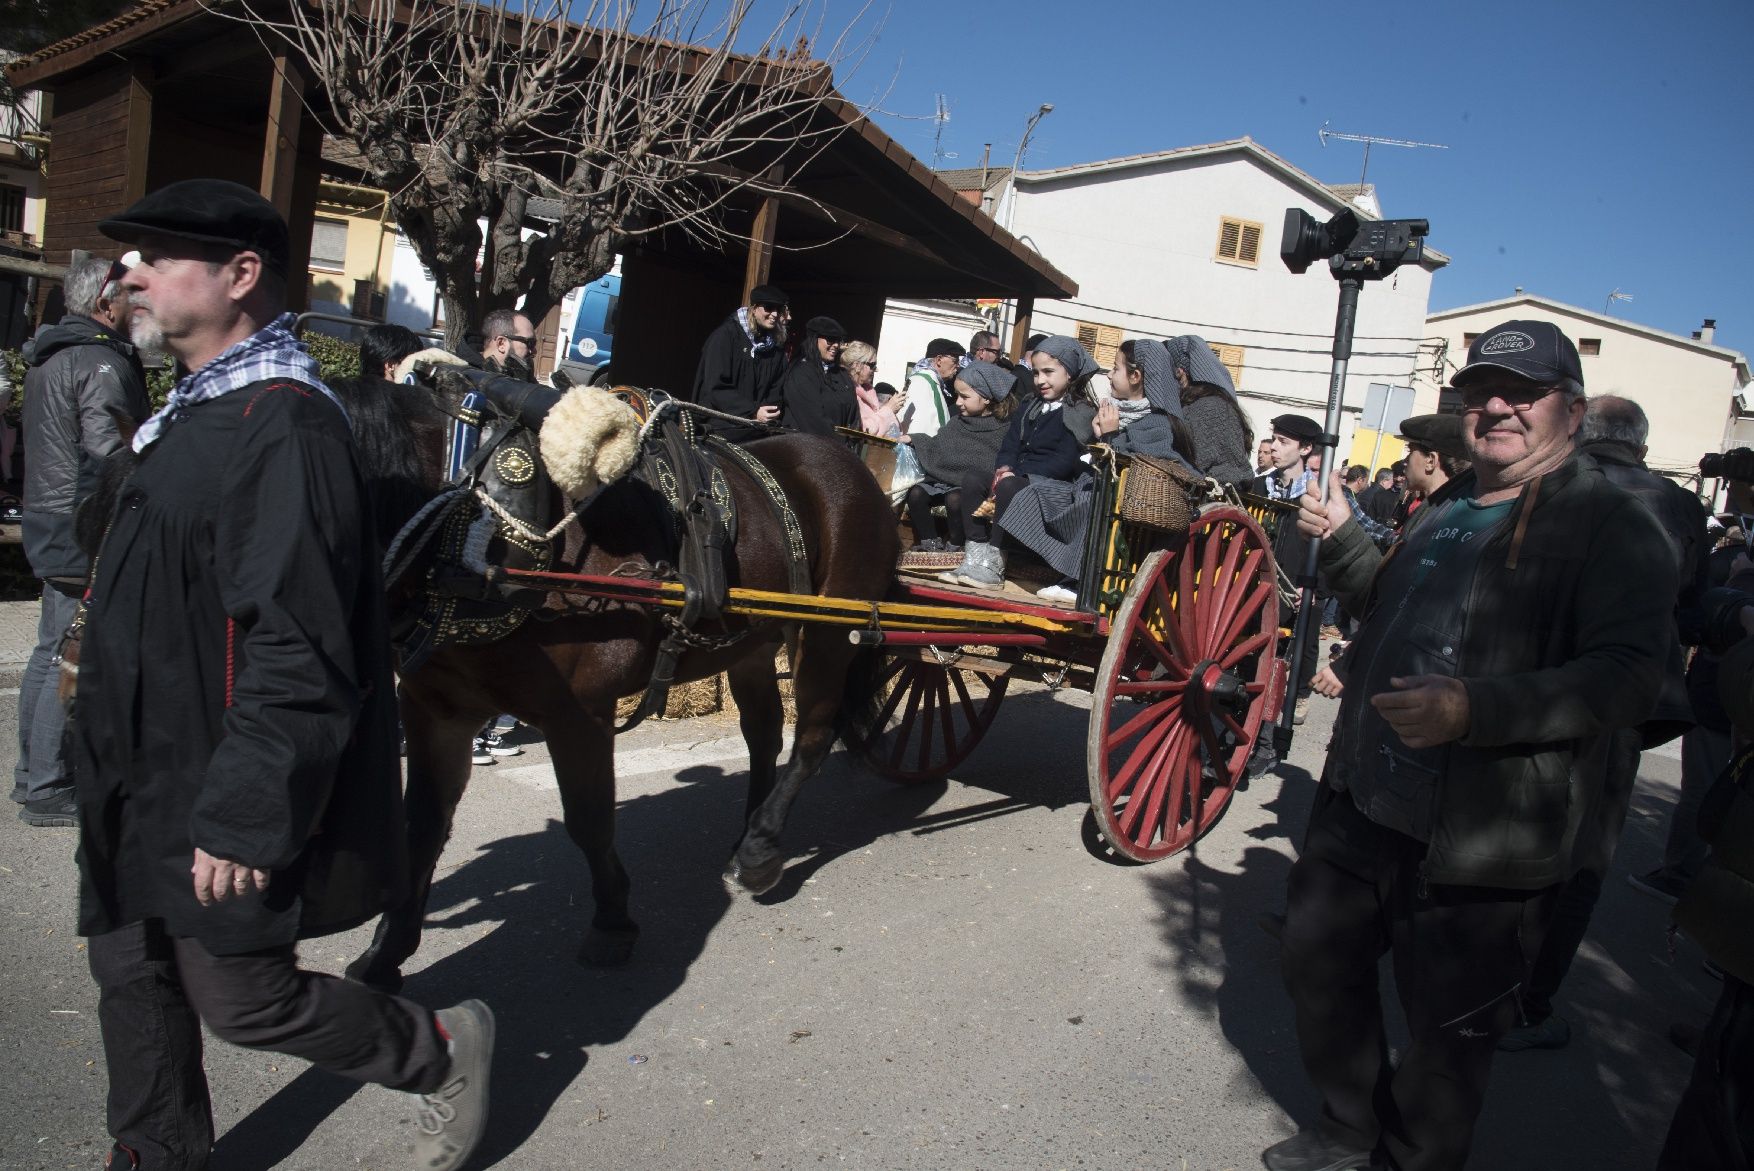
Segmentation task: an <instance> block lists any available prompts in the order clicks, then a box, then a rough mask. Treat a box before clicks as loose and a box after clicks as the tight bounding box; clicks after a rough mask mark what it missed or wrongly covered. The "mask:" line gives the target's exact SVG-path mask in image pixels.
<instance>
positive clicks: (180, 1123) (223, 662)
mask: <svg viewBox="0 0 1754 1171" xmlns="http://www.w3.org/2000/svg"><path fill="white" fill-rule="evenodd" d="M99 227H100V228H101V230H102V231H103V232H104V233H105V234H106V235H108V236H110V237H111V238H113V239H116V240H120V241H123V242H124V243H127V244H131V245H134V246H135V247H137V248H138V249H139V251H140V263H139V264H137V265H136V266H135V267H134V268H133V269H132V270H131V271H130V272H129V273H128V275H127V276H126V277H125V278H124V282H123V283H124V286H125V287H126V288H127V290H128V292H129V295H130V302H131V306H132V314H133V330H134V336H135V338H136V339H137V340H139V341H141V342H143V343H144V344H146V345H149V346H151V347H152V348H155V349H162V350H164V351H165V352H167V353H169V354H172V355H174V356H175V357H176V358H177V360H178V363H179V368H180V370H181V371H182V378H181V379H180V381H178V383H177V384H176V387H175V389H174V390H173V391H172V392H171V395H170V399H169V401H168V402H167V403H166V405H165V407H164V409H163V410H161V411H159V412H158V413H157V414H155V415H153V416H152V417H151V418H150V419H148V420H147V421H146V422H145V423H144V424H143V425H142V426H141V428H140V429H139V431H137V432H136V433H135V435H134V439H133V448H134V451H135V452H136V453H138V455H137V462H136V464H135V466H134V468H133V470H132V473H131V474H130V475H129V477H128V479H127V481H126V483H125V484H123V486H122V488H121V490H120V493H119V496H118V499H117V501H116V502H115V504H114V506H113V510H112V512H111V514H110V518H109V524H108V531H107V533H106V535H105V537H104V541H103V544H102V547H101V548H100V550H99V551H98V554H97V556H96V558H95V559H94V562H95V565H96V570H95V575H94V577H93V579H92V582H91V588H90V591H89V593H88V595H87V597H88V601H87V610H86V624H85V633H84V641H83V645H82V648H81V661H80V678H79V716H78V719H77V720H76V721H75V722H74V725H73V726H74V729H75V731H74V735H73V743H72V746H71V756H72V760H73V762H74V772H75V783H76V791H77V795H78V799H79V811H80V849H79V870H80V880H81V882H80V888H81V889H80V899H79V931H80V933H81V934H82V935H85V936H88V937H89V939H90V946H89V948H88V951H87V955H88V958H89V963H90V966H91V972H92V975H93V977H94V978H95V979H96V981H97V984H98V989H99V1001H98V1005H99V1020H100V1025H101V1028H102V1032H103V1039H104V1056H105V1058H106V1061H107V1064H108V1069H109V1107H108V1123H109V1130H110V1133H111V1135H112V1137H113V1138H114V1140H115V1141H114V1146H113V1147H112V1149H111V1152H110V1159H109V1162H108V1165H109V1166H111V1167H115V1168H138V1167H144V1168H154V1169H155V1168H159V1167H177V1168H197V1167H205V1166H206V1165H207V1159H208V1150H209V1148H210V1147H211V1146H212V1142H213V1122H212V1109H211V1106H210V1103H209V1097H208V1087H207V1081H206V1077H205V1075H204V1074H203V1072H202V1065H201V1026H202V1024H205V1025H206V1026H207V1027H208V1028H210V1029H211V1030H212V1031H213V1033H214V1034H215V1035H216V1036H218V1037H220V1038H222V1039H223V1040H227V1041H230V1042H232V1043H234V1044H238V1045H243V1046H246V1047H249V1048H254V1049H267V1050H273V1051H275V1052H280V1053H288V1054H292V1055H294V1056H297V1057H301V1058H304V1059H305V1060H307V1061H310V1062H311V1063H312V1064H314V1065H317V1066H320V1067H322V1068H324V1069H328V1070H330V1071H332V1072H335V1073H339V1074H341V1075H343V1076H345V1077H349V1078H353V1079H355V1080H357V1081H369V1082H377V1083H379V1084H382V1085H386V1086H390V1087H392V1088H394V1089H401V1090H408V1091H411V1092H413V1093H417V1094H420V1095H423V1097H422V1099H421V1108H420V1123H421V1125H420V1126H419V1128H418V1131H417V1134H416V1139H415V1142H416V1151H417V1155H418V1158H419V1163H420V1166H422V1167H426V1168H432V1169H435V1171H443V1169H446V1168H451V1167H455V1166H456V1165H457V1164H459V1163H461V1162H462V1161H463V1159H464V1158H466V1157H467V1156H468V1153H469V1151H470V1150H471V1149H472V1148H473V1147H474V1145H475V1143H476V1141H477V1140H478V1139H479V1137H480V1134H481V1130H482V1125H483V1122H484V1120H485V1116H486V1105H487V1099H486V1095H487V1073H488V1059H489V1057H490V1055H491V1052H492V1048H493V1017H492V1014H491V1013H490V1012H489V1011H488V1010H487V1007H486V1006H485V1005H483V1004H481V1003H480V1002H479V1001H473V1000H471V1001H466V1002H464V1003H463V1004H460V1005H457V1006H456V1007H454V1008H450V1009H445V1010H443V1011H441V1012H438V1013H436V1014H435V1013H433V1012H432V1011H430V1010H429V1009H426V1008H424V1007H422V1006H420V1005H418V1004H415V1003H413V1002H412V1001H408V1000H404V999H402V998H400V997H395V996H389V995H386V994H384V993H381V992H377V991H374V990H372V989H370V988H367V987H365V986H364V985H362V984H357V983H353V982H351V981H346V980H340V979H337V978H335V977H332V976H327V975H323V974H321V973H317V972H310V971H306V970H303V969H301V968H300V967H299V966H298V960H297V956H296V954H295V945H296V943H297V941H298V940H300V939H307V938H311V937H313V936H318V935H324V934H329V933H332V932H335V931H342V930H346V929H348V928H351V927H354V926H357V925H358V924H360V923H363V922H365V921H366V920H368V919H370V918H371V917H373V916H375V915H377V914H379V913H380V912H381V911H383V910H384V909H386V908H388V907H390V906H393V905H395V904H397V903H398V902H399V901H401V899H402V898H403V897H404V891H405V887H406V882H407V874H406V870H407V862H406V859H405V858H404V857H403V855H402V854H401V852H400V851H399V850H398V849H397V843H400V842H402V841H403V840H404V830H403V826H402V807H401V776H400V769H399V767H398V762H397V734H396V712H395V684H394V679H393V677H392V675H391V661H390V649H389V641H388V638H387V634H386V627H385V619H384V598H383V586H382V582H381V580H380V578H379V575H378V571H377V564H378V552H377V548H376V541H375V538H374V536H373V534H372V532H371V530H370V527H369V525H368V524H367V523H366V518H367V517H368V516H369V515H370V510H369V508H368V507H367V504H366V501H365V489H364V486H363V484H362V483H361V480H360V476H359V472H358V470H357V468H356V467H355V465H354V459H353V448H352V439H351V435H350V433H349V426H348V420H347V416H346V415H345V413H344V412H343V410H342V408H341V406H340V404H339V403H338V402H337V401H336V400H335V398H334V396H333V395H332V394H331V393H330V392H329V390H328V388H327V387H325V386H324V385H323V383H322V381H321V379H320V378H319V376H318V373H317V365H316V362H315V361H313V360H312V358H311V357H310V355H308V354H307V353H305V351H304V347H303V346H302V345H300V344H299V342H298V340H297V339H296V338H294V337H293V336H292V334H291V333H290V332H289V327H290V326H291V324H292V320H293V319H292V315H291V314H290V313H284V312H282V308H283V306H284V304H285V287H286V280H287V276H288V267H289V266H288V248H287V234H286V224H285V222H284V221H282V220H281V218H280V216H279V214H278V213H277V212H276V211H275V210H274V208H273V206H272V205H270V204H269V203H268V202H267V201H266V200H265V199H263V198H262V197H261V196H259V195H257V194H256V193H255V192H253V191H251V190H249V189H248V188H246V187H242V186H239V185H238V184H235V183H226V182H221V181H219V180H213V179H195V180H189V181H186V182H182V183H176V184H173V185H171V186H169V187H166V188H164V189H162V190H160V191H157V192H154V193H153V194H151V195H148V196H147V197H146V198H144V199H142V200H141V201H139V202H138V203H136V204H135V205H134V206H133V207H131V208H129V209H128V210H127V211H126V212H124V213H122V214H121V215H119V216H116V217H115V218H113V219H108V220H104V221H103V222H102V223H101V224H100V225H99ZM172 619H174V620H172Z"/></svg>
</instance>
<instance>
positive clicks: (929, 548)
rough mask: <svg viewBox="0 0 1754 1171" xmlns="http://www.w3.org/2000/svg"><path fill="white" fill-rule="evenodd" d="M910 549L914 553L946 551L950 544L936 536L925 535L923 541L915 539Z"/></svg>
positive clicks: (948, 549) (948, 550)
mask: <svg viewBox="0 0 1754 1171" xmlns="http://www.w3.org/2000/svg"><path fill="white" fill-rule="evenodd" d="M911 551H912V552H914V553H948V552H950V546H949V545H947V544H945V543H944V542H943V541H940V540H939V539H938V538H937V537H927V538H926V539H925V540H923V541H915V542H914V547H913V549H912V550H911Z"/></svg>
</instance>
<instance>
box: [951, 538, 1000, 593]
mask: <svg viewBox="0 0 1754 1171" xmlns="http://www.w3.org/2000/svg"><path fill="white" fill-rule="evenodd" d="M956 580H957V581H959V582H961V583H962V584H963V585H971V586H974V587H976V588H977V589H983V590H996V589H1001V588H1003V587H1004V585H1005V554H1004V553H1002V552H1000V551H999V547H998V546H997V545H993V544H988V543H983V542H981V541H970V542H969V543H968V544H967V545H965V546H964V547H963V550H962V568H960V569H958V570H957V571H956Z"/></svg>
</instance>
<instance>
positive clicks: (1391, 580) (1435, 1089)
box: [1263, 321, 1675, 1171]
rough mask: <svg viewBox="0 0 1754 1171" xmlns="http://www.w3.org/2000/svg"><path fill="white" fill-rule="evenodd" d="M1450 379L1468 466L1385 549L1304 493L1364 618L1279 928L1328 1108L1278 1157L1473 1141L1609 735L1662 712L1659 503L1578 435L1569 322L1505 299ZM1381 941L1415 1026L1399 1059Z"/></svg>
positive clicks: (1413, 1160) (1367, 1163)
mask: <svg viewBox="0 0 1754 1171" xmlns="http://www.w3.org/2000/svg"><path fill="white" fill-rule="evenodd" d="M1455 387H1456V389H1457V390H1458V391H1460V393H1461V398H1462V404H1463V441H1464V443H1465V445H1466V448H1467V451H1468V454H1469V456H1470V457H1471V458H1472V460H1473V468H1472V469H1471V470H1470V471H1468V472H1466V473H1464V474H1463V475H1462V476H1460V477H1458V478H1457V479H1456V480H1455V481H1454V482H1453V483H1452V484H1451V485H1450V486H1449V487H1447V488H1446V489H1445V490H1444V492H1443V493H1442V494H1441V497H1442V498H1441V499H1437V498H1434V499H1433V500H1432V501H1431V502H1430V503H1429V504H1428V505H1427V506H1426V507H1424V508H1421V509H1420V510H1419V511H1418V513H1416V514H1415V515H1414V517H1413V518H1412V520H1411V521H1410V522H1409V524H1408V526H1407V530H1406V532H1405V533H1404V534H1403V536H1402V539H1401V542H1400V543H1399V544H1398V545H1397V546H1396V547H1395V548H1394V549H1393V550H1392V551H1391V552H1389V553H1387V554H1384V553H1383V552H1381V551H1380V550H1378V549H1377V548H1376V547H1375V546H1374V545H1372V544H1371V542H1370V541H1369V540H1367V539H1366V538H1365V536H1364V534H1363V532H1362V531H1361V530H1360V528H1359V526H1358V525H1357V524H1356V523H1354V522H1353V520H1352V517H1351V513H1350V510H1349V508H1348V506H1347V504H1346V502H1345V500H1344V499H1343V497H1342V496H1341V494H1340V493H1339V492H1338V491H1334V492H1332V493H1331V494H1330V497H1329V499H1328V501H1327V502H1326V505H1325V507H1324V504H1323V502H1322V501H1321V500H1320V499H1319V498H1318V497H1317V496H1316V495H1315V494H1314V493H1308V494H1305V495H1304V497H1303V499H1302V505H1301V513H1300V516H1299V520H1298V527H1299V528H1300V529H1301V530H1302V531H1303V532H1304V533H1305V534H1306V535H1309V536H1315V537H1321V538H1323V541H1322V548H1321V569H1322V572H1323V574H1324V575H1325V576H1326V577H1327V580H1328V582H1329V583H1330V585H1331V586H1332V587H1333V589H1334V592H1335V593H1337V594H1339V595H1340V597H1341V599H1342V600H1343V601H1344V602H1345V604H1346V605H1347V607H1348V609H1350V610H1351V611H1352V613H1354V614H1356V615H1358V616H1359V618H1360V625H1359V629H1358V633H1357V634H1356V635H1355V637H1354V638H1353V641H1352V644H1351V648H1350V649H1349V651H1348V652H1347V654H1346V655H1345V657H1344V658H1343V659H1342V660H1341V663H1340V665H1339V674H1340V675H1341V676H1342V677H1343V679H1344V683H1345V692H1344V694H1343V696H1342V697H1341V704H1340V714H1339V717H1338V719H1337V720H1336V722H1335V726H1334V728H1335V731H1334V739H1333V741H1332V742H1331V745H1330V747H1329V750H1328V757H1327V762H1326V766H1325V767H1324V769H1323V773H1322V781H1321V784H1320V786H1319V788H1318V790H1317V797H1316V803H1315V808H1314V809H1313V811H1312V812H1311V815H1310V822H1309V828H1308V830H1307V835H1306V838H1305V841H1304V844H1303V850H1302V854H1301V856H1300V857H1299V858H1298V860H1297V862H1296V863H1295V864H1294V865H1293V866H1292V868H1291V874H1290V878H1289V882H1288V890H1287V904H1288V905H1287V914H1286V922H1285V928H1284V932H1283V935H1282V937H1281V946H1282V949H1283V950H1282V962H1283V976H1284V980H1285V986H1286V988H1287V990H1288V991H1289V992H1290V994H1291V1000H1292V1004H1293V1006H1294V1008H1295V1010H1296V1021H1297V1037H1298V1043H1299V1046H1300V1047H1301V1049H1302V1051H1303V1061H1304V1068H1305V1069H1306V1071H1307V1072H1308V1074H1309V1077H1310V1080H1311V1081H1312V1082H1313V1083H1314V1086H1315V1088H1316V1090H1317V1091H1318V1093H1319V1095H1320V1098H1321V1112H1320V1115H1319V1118H1318V1120H1317V1121H1316V1123H1315V1124H1314V1125H1313V1126H1310V1127H1308V1128H1307V1129H1305V1130H1303V1131H1302V1132H1300V1133H1299V1134H1297V1135H1295V1136H1293V1137H1292V1138H1290V1139H1287V1140H1285V1141H1284V1142H1282V1143H1279V1144H1276V1145H1275V1146H1273V1147H1272V1148H1270V1149H1269V1150H1268V1151H1267V1152H1266V1153H1265V1155H1264V1157H1263V1161H1264V1162H1265V1163H1266V1165H1267V1166H1268V1167H1269V1168H1271V1169H1273V1171H1311V1169H1314V1168H1326V1169H1328V1171H1346V1169H1349V1168H1365V1167H1384V1166H1387V1167H1394V1168H1398V1169H1400V1171H1436V1169H1447V1171H1459V1169H1460V1168H1461V1167H1463V1166H1464V1164H1466V1162H1467V1158H1468V1149H1469V1145H1470V1143H1471V1142H1472V1139H1473V1130H1474V1121H1475V1119H1476V1117H1477V1116H1478V1114H1479V1111H1480V1106H1481V1103H1482V1102H1483V1101H1484V1098H1485V1093H1486V1083H1487V1078H1488V1075H1489V1073H1490V1071H1491V1063H1492V1056H1493V1053H1494V1050H1495V1049H1496V1046H1497V1043H1498V1039H1499V1038H1500V1037H1501V1036H1503V1035H1504V1033H1505V1031H1506V1030H1508V1029H1509V1028H1510V1027H1511V1026H1512V1025H1513V1024H1515V1023H1516V1018H1517V990H1518V989H1519V988H1520V987H1522V986H1524V985H1525V984H1526V982H1527V980H1528V976H1529V968H1530V964H1531V962H1532V961H1533V958H1534V956H1535V954H1536V952H1537V951H1538V950H1539V948H1540V945H1541V939H1542V936H1543V935H1544V933H1545V932H1546V930H1547V927H1548V923H1549V921H1550V919H1551V916H1552V913H1553V908H1554V905H1555V902H1556V899H1557V896H1558V892H1559V889H1560V887H1561V886H1562V885H1563V884H1564V883H1565V881H1566V880H1567V879H1568V878H1570V877H1571V875H1572V873H1573V872H1574V869H1575V863H1574V859H1573V847H1574V844H1575V843H1576V842H1577V840H1578V836H1579V833H1580V831H1581V830H1582V828H1583V824H1584V819H1585V817H1586V811H1587V810H1588V809H1590V808H1591V807H1592V806H1593V804H1594V802H1595V801H1596V799H1597V796H1598V794H1599V793H1600V791H1601V788H1602V785H1603V776H1602V769H1603V767H1604V752H1605V748H1606V746H1607V745H1608V744H1610V743H1611V742H1612V740H1613V736H1614V733H1615V732H1616V731H1617V730H1619V729H1622V728H1629V727H1633V726H1635V725H1638V724H1640V723H1641V722H1643V721H1645V720H1647V719H1648V718H1649V717H1650V715H1651V713H1652V711H1653V710H1654V708H1655V706H1656V701H1657V696H1658V693H1659V691H1660V689H1661V686H1662V681H1663V672H1664V663H1665V661H1666V659H1667V656H1668V651H1669V646H1670V644H1671V642H1672V640H1673V637H1674V635H1673V630H1672V623H1673V619H1672V615H1671V611H1672V609H1673V605H1674V597H1675V567H1674V562H1673V559H1672V558H1671V557H1670V556H1669V552H1668V544H1667V542H1666V541H1665V540H1664V537H1663V534H1662V531H1661V529H1660V528H1659V527H1658V526H1657V524H1656V522H1655V520H1653V519H1652V518H1651V515H1650V513H1649V511H1648V510H1647V509H1645V508H1644V506H1643V505H1641V504H1640V503H1639V502H1638V500H1637V499H1636V498H1635V497H1633V496H1632V495H1631V494H1630V493H1628V492H1626V491H1625V490H1624V489H1622V488H1620V487H1619V486H1617V485H1615V484H1614V483H1613V482H1612V481H1610V480H1609V479H1608V477H1606V476H1604V475H1603V474H1602V472H1601V471H1600V469H1599V468H1598V467H1597V466H1596V464H1595V463H1594V461H1592V460H1590V459H1588V458H1587V457H1582V456H1579V455H1577V454H1576V453H1575V452H1574V450H1573V447H1572V437H1573V435H1574V434H1575V433H1576V432H1577V430H1578V428H1579V426H1580V425H1581V424H1582V422H1583V417H1584V409H1585V402H1584V397H1583V378H1582V371H1581V368H1580V366H1579V363H1578V359H1577V351H1576V349H1575V347H1573V346H1572V344H1571V341H1570V339H1568V338H1566V337H1565V336H1564V334H1562V333H1561V332H1560V331H1559V330H1558V329H1557V328H1556V327H1555V326H1553V325H1552V324H1551V323H1547V322H1532V321H1511V322H1506V323H1505V324H1503V325H1500V326H1497V327H1495V328H1493V329H1490V330H1487V331H1486V332H1484V333H1482V334H1481V335H1480V336H1479V337H1478V338H1476V339H1475V341H1474V344H1473V346H1471V347H1470V349H1469V351H1468V363H1467V365H1466V366H1465V367H1464V368H1463V369H1462V370H1461V371H1460V372H1459V373H1458V374H1457V375H1456V377H1455ZM1385 952H1392V953H1393V956H1394V963H1395V971H1396V981H1395V983H1396V987H1397V989H1398V991H1399V993H1400V997H1401V1002H1402V1007H1403V1009H1404V1011H1405V1016H1406V1020H1407V1026H1408V1031H1409V1033H1410V1035H1411V1040H1410V1043H1409V1045H1408V1046H1407V1048H1406V1049H1405V1051H1404V1052H1403V1054H1402V1057H1401V1060H1400V1062H1399V1064H1398V1065H1394V1064H1391V1063H1390V1061H1389V1049H1388V1040H1387V1035H1386V1033H1385V1031H1384V1027H1383V1010H1382V1003H1381V998H1380V990H1379V987H1378V983H1377V965H1378V962H1379V961H1380V960H1381V958H1382V956H1383V954H1384V953H1385ZM1373 1160H1374V1161H1373Z"/></svg>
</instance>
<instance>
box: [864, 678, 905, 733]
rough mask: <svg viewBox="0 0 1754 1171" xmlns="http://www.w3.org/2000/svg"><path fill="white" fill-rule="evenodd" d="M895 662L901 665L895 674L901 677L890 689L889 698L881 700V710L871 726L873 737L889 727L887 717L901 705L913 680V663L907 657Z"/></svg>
mask: <svg viewBox="0 0 1754 1171" xmlns="http://www.w3.org/2000/svg"><path fill="white" fill-rule="evenodd" d="M896 662H897V663H898V664H899V665H900V667H901V670H900V671H898V672H896V674H898V675H900V676H901V678H900V679H898V680H897V681H896V683H895V686H894V688H893V689H891V690H890V692H889V698H888V699H886V700H884V701H883V710H882V711H880V712H878V713H877V721H876V723H875V724H874V725H873V726H872V728H871V735H872V736H873V737H875V736H881V735H882V734H883V732H884V730H885V729H886V728H888V727H889V718H890V717H891V716H893V715H894V714H895V709H896V708H898V707H900V706H901V701H902V700H903V699H905V698H906V697H907V692H908V687H909V684H911V683H912V682H913V674H914V664H913V663H912V662H911V661H910V660H907V659H897V660H896ZM890 678H892V679H893V678H895V676H894V675H892V676H890Z"/></svg>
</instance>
